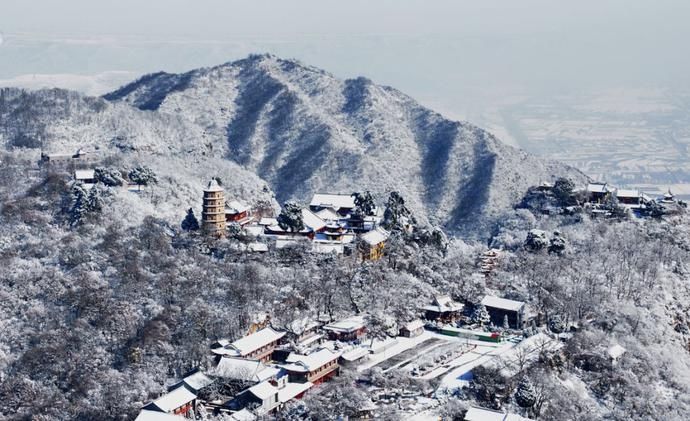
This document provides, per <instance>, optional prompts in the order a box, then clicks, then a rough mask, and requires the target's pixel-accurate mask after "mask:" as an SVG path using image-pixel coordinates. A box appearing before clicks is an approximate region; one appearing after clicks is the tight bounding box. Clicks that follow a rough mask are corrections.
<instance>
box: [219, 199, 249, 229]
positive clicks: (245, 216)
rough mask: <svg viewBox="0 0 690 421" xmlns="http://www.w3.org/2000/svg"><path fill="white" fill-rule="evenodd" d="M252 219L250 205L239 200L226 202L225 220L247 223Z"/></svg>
mask: <svg viewBox="0 0 690 421" xmlns="http://www.w3.org/2000/svg"><path fill="white" fill-rule="evenodd" d="M251 221H252V218H251V210H250V209H249V206H247V205H245V204H244V203H242V202H240V201H238V200H232V201H230V202H225V222H227V223H233V222H235V223H238V224H240V225H246V224H248V223H249V222H251Z"/></svg>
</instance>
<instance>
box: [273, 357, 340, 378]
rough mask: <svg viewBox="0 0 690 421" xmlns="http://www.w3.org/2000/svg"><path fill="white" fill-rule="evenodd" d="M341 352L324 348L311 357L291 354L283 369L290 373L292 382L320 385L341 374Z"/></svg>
mask: <svg viewBox="0 0 690 421" xmlns="http://www.w3.org/2000/svg"><path fill="white" fill-rule="evenodd" d="M339 357H340V353H339V352H333V351H331V350H330V349H327V348H322V349H320V350H318V351H315V352H312V353H310V354H309V355H299V354H294V353H293V354H290V355H289V356H288V358H287V360H286V364H284V365H282V366H281V367H282V368H283V369H284V370H285V371H286V372H287V373H288V376H289V379H290V381H291V382H296V383H306V382H311V383H313V384H315V385H316V384H320V383H323V382H325V381H328V380H329V379H331V378H333V377H335V376H337V375H338V373H339V372H340V366H339V365H338V358H339Z"/></svg>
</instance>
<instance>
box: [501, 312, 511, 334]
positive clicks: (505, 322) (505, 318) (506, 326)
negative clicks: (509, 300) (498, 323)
mask: <svg viewBox="0 0 690 421" xmlns="http://www.w3.org/2000/svg"><path fill="white" fill-rule="evenodd" d="M503 329H506V330H508V329H510V322H509V321H508V315H507V314H506V315H505V316H503Z"/></svg>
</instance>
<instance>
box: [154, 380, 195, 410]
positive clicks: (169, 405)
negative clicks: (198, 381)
mask: <svg viewBox="0 0 690 421" xmlns="http://www.w3.org/2000/svg"><path fill="white" fill-rule="evenodd" d="M194 399H196V395H195V394H194V393H192V392H190V391H189V390H188V389H187V388H186V387H182V386H180V387H178V388H177V389H174V390H171V391H170V392H168V393H166V394H165V395H163V396H161V397H160V398H158V399H156V400H155V401H153V402H151V403H152V404H153V405H155V406H156V407H157V408H160V409H161V411H165V412H172V411H174V410H175V409H177V408H179V407H181V406H185V405H187V404H188V403H189V402H191V401H193V400H194Z"/></svg>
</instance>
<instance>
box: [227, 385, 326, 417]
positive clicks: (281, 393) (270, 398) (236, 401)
mask: <svg viewBox="0 0 690 421" xmlns="http://www.w3.org/2000/svg"><path fill="white" fill-rule="evenodd" d="M312 386H313V384H312V383H309V382H306V383H294V382H289V381H288V376H287V375H284V376H282V377H279V378H277V379H274V380H266V381H263V382H261V383H258V384H255V385H254V386H252V387H250V388H248V389H246V390H244V391H243V392H241V393H240V394H238V395H237V396H236V397H235V398H233V399H232V400H231V401H230V402H228V404H227V406H228V407H229V408H231V409H233V410H240V409H246V408H251V409H252V411H253V412H254V413H256V414H257V415H259V416H263V415H267V414H270V413H272V412H275V411H276V410H277V409H279V408H280V407H281V406H282V405H284V404H285V403H287V402H289V401H291V400H292V399H299V398H301V397H302V396H304V394H305V392H306V391H307V390H309V389H310V388H311V387H312Z"/></svg>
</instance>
